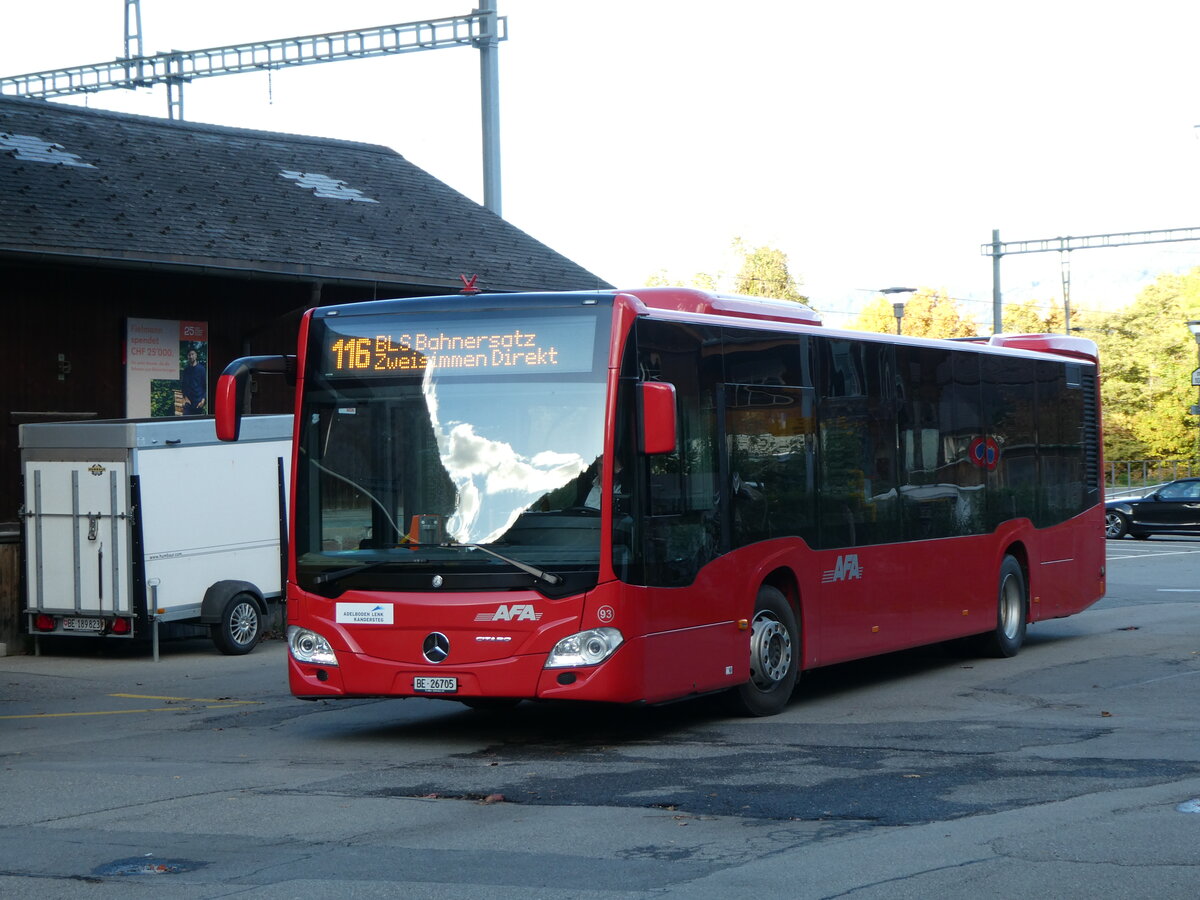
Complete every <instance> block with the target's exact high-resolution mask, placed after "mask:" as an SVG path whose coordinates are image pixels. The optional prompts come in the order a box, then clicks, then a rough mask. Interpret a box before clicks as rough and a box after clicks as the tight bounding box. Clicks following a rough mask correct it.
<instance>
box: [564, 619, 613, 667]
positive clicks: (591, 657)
mask: <svg viewBox="0 0 1200 900" xmlns="http://www.w3.org/2000/svg"><path fill="white" fill-rule="evenodd" d="M624 640H625V638H623V637H622V636H621V632H619V631H617V629H615V628H593V629H591V630H590V631H581V632H579V633H578V634H573V635H571V636H570V637H565V638H563V639H562V640H561V641H559V642H558V643H557V644H555V645H554V649H553V650H551V651H550V656H549V657H548V658H547V659H546V668H547V669H562V668H566V667H568V666H595V665H599V664H600V663H602V662H604V661H605V660H606V659H608V658H609V657H610V656H612V655H613V652H614V651H615V650H616V649H617V648H618V647H620V646H621V644H622V643H623V642H624Z"/></svg>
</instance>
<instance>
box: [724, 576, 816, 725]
mask: <svg viewBox="0 0 1200 900" xmlns="http://www.w3.org/2000/svg"><path fill="white" fill-rule="evenodd" d="M799 674H800V633H799V628H798V627H797V625H796V614H795V613H794V612H793V611H792V606H791V604H790V603H788V601H787V598H786V597H784V596H783V593H782V592H781V591H780V590H778V589H777V588H773V587H771V586H769V585H763V586H762V587H760V588H759V589H758V599H757V600H756V601H755V604H754V619H753V621H752V622H751V625H750V678H749V680H748V681H746V683H745V684H742V685H739V686H738V687H736V688H733V689H732V690H731V691H730V692H729V695H728V696H729V701H730V706H731V707H732V709H733V711H734V712H736V713H738V714H739V715H744V716H773V715H775V714H776V713H779V712H782V711H783V709H784V707H785V706H787V702H788V700H789V699H790V698H791V696H792V690H793V688H795V686H796V679H797V677H799Z"/></svg>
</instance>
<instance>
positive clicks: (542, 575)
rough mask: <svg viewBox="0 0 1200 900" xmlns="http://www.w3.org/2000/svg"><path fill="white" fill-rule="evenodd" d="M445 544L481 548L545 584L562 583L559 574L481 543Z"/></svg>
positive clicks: (489, 554)
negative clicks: (513, 557)
mask: <svg viewBox="0 0 1200 900" xmlns="http://www.w3.org/2000/svg"><path fill="white" fill-rule="evenodd" d="M446 546H447V547H470V548H472V549H475V550H482V551H483V552H484V553H486V554H488V556H494V557H496V559H498V560H500V562H506V563H508V564H509V565H510V566H512V567H513V568H516V569H520V570H521V571H522V572H525V573H527V574H529V575H532V576H533V577H534V578H536V579H537V580H538V581H544V582H546V584H562V577H561V576H559V575H555V574H554V573H552V572H545V571H543V570H541V569H539V568H537V567H536V566H531V565H529V563H523V562H521V561H520V560H519V559H512V558H511V557H508V556H505V555H504V554H502V553H497V552H496V551H495V550H492V549H491V548H490V547H485V546H484V545H483V544H460V543H458V542H455V543H453V544H446Z"/></svg>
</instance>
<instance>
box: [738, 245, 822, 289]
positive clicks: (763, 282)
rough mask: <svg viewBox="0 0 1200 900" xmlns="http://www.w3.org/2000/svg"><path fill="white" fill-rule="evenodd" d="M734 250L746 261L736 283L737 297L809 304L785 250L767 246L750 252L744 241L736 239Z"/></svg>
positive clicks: (739, 270)
mask: <svg viewBox="0 0 1200 900" xmlns="http://www.w3.org/2000/svg"><path fill="white" fill-rule="evenodd" d="M733 249H734V250H735V251H736V252H737V253H738V254H740V255H741V257H742V265H741V268H740V269H738V273H737V279H736V280H735V282H734V293H737V294H745V295H747V296H750V297H770V298H773V299H775V300H792V301H795V302H796V303H807V302H808V298H807V297H805V296H804V295H803V294H801V293H800V291H799V289H798V287H797V285H796V280H795V279H794V278H793V277H792V274H791V272H789V271H788V258H787V254H786V253H784V252H783V251H782V250H776V249H775V248H774V247H768V246H766V245H763V246H761V247H755V248H754V249H750V248H749V247H747V246H746V244H745V242H743V241H742V239H741V238H735V239H734V241H733Z"/></svg>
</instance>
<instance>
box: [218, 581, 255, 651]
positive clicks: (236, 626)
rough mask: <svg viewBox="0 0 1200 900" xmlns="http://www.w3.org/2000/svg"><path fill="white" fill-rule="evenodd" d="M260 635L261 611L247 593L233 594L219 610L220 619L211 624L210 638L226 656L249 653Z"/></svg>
mask: <svg viewBox="0 0 1200 900" xmlns="http://www.w3.org/2000/svg"><path fill="white" fill-rule="evenodd" d="M261 637H262V612H261V611H260V610H259V608H258V603H257V602H256V601H255V599H254V598H253V597H252V596H251V595H249V594H235V595H234V596H232V597H230V598H229V600H228V602H227V603H226V604H225V609H223V610H222V611H221V621H219V622H218V623H217V624H216V625H214V626H213V629H212V639H213V643H214V644H216V645H217V649H218V650H220V651H221V652H222V653H224V654H225V655H226V656H241V655H242V654H243V653H249V652H250V651H251V650H253V649H254V646H255V645H256V644H257V643H258V641H259V638H261Z"/></svg>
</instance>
